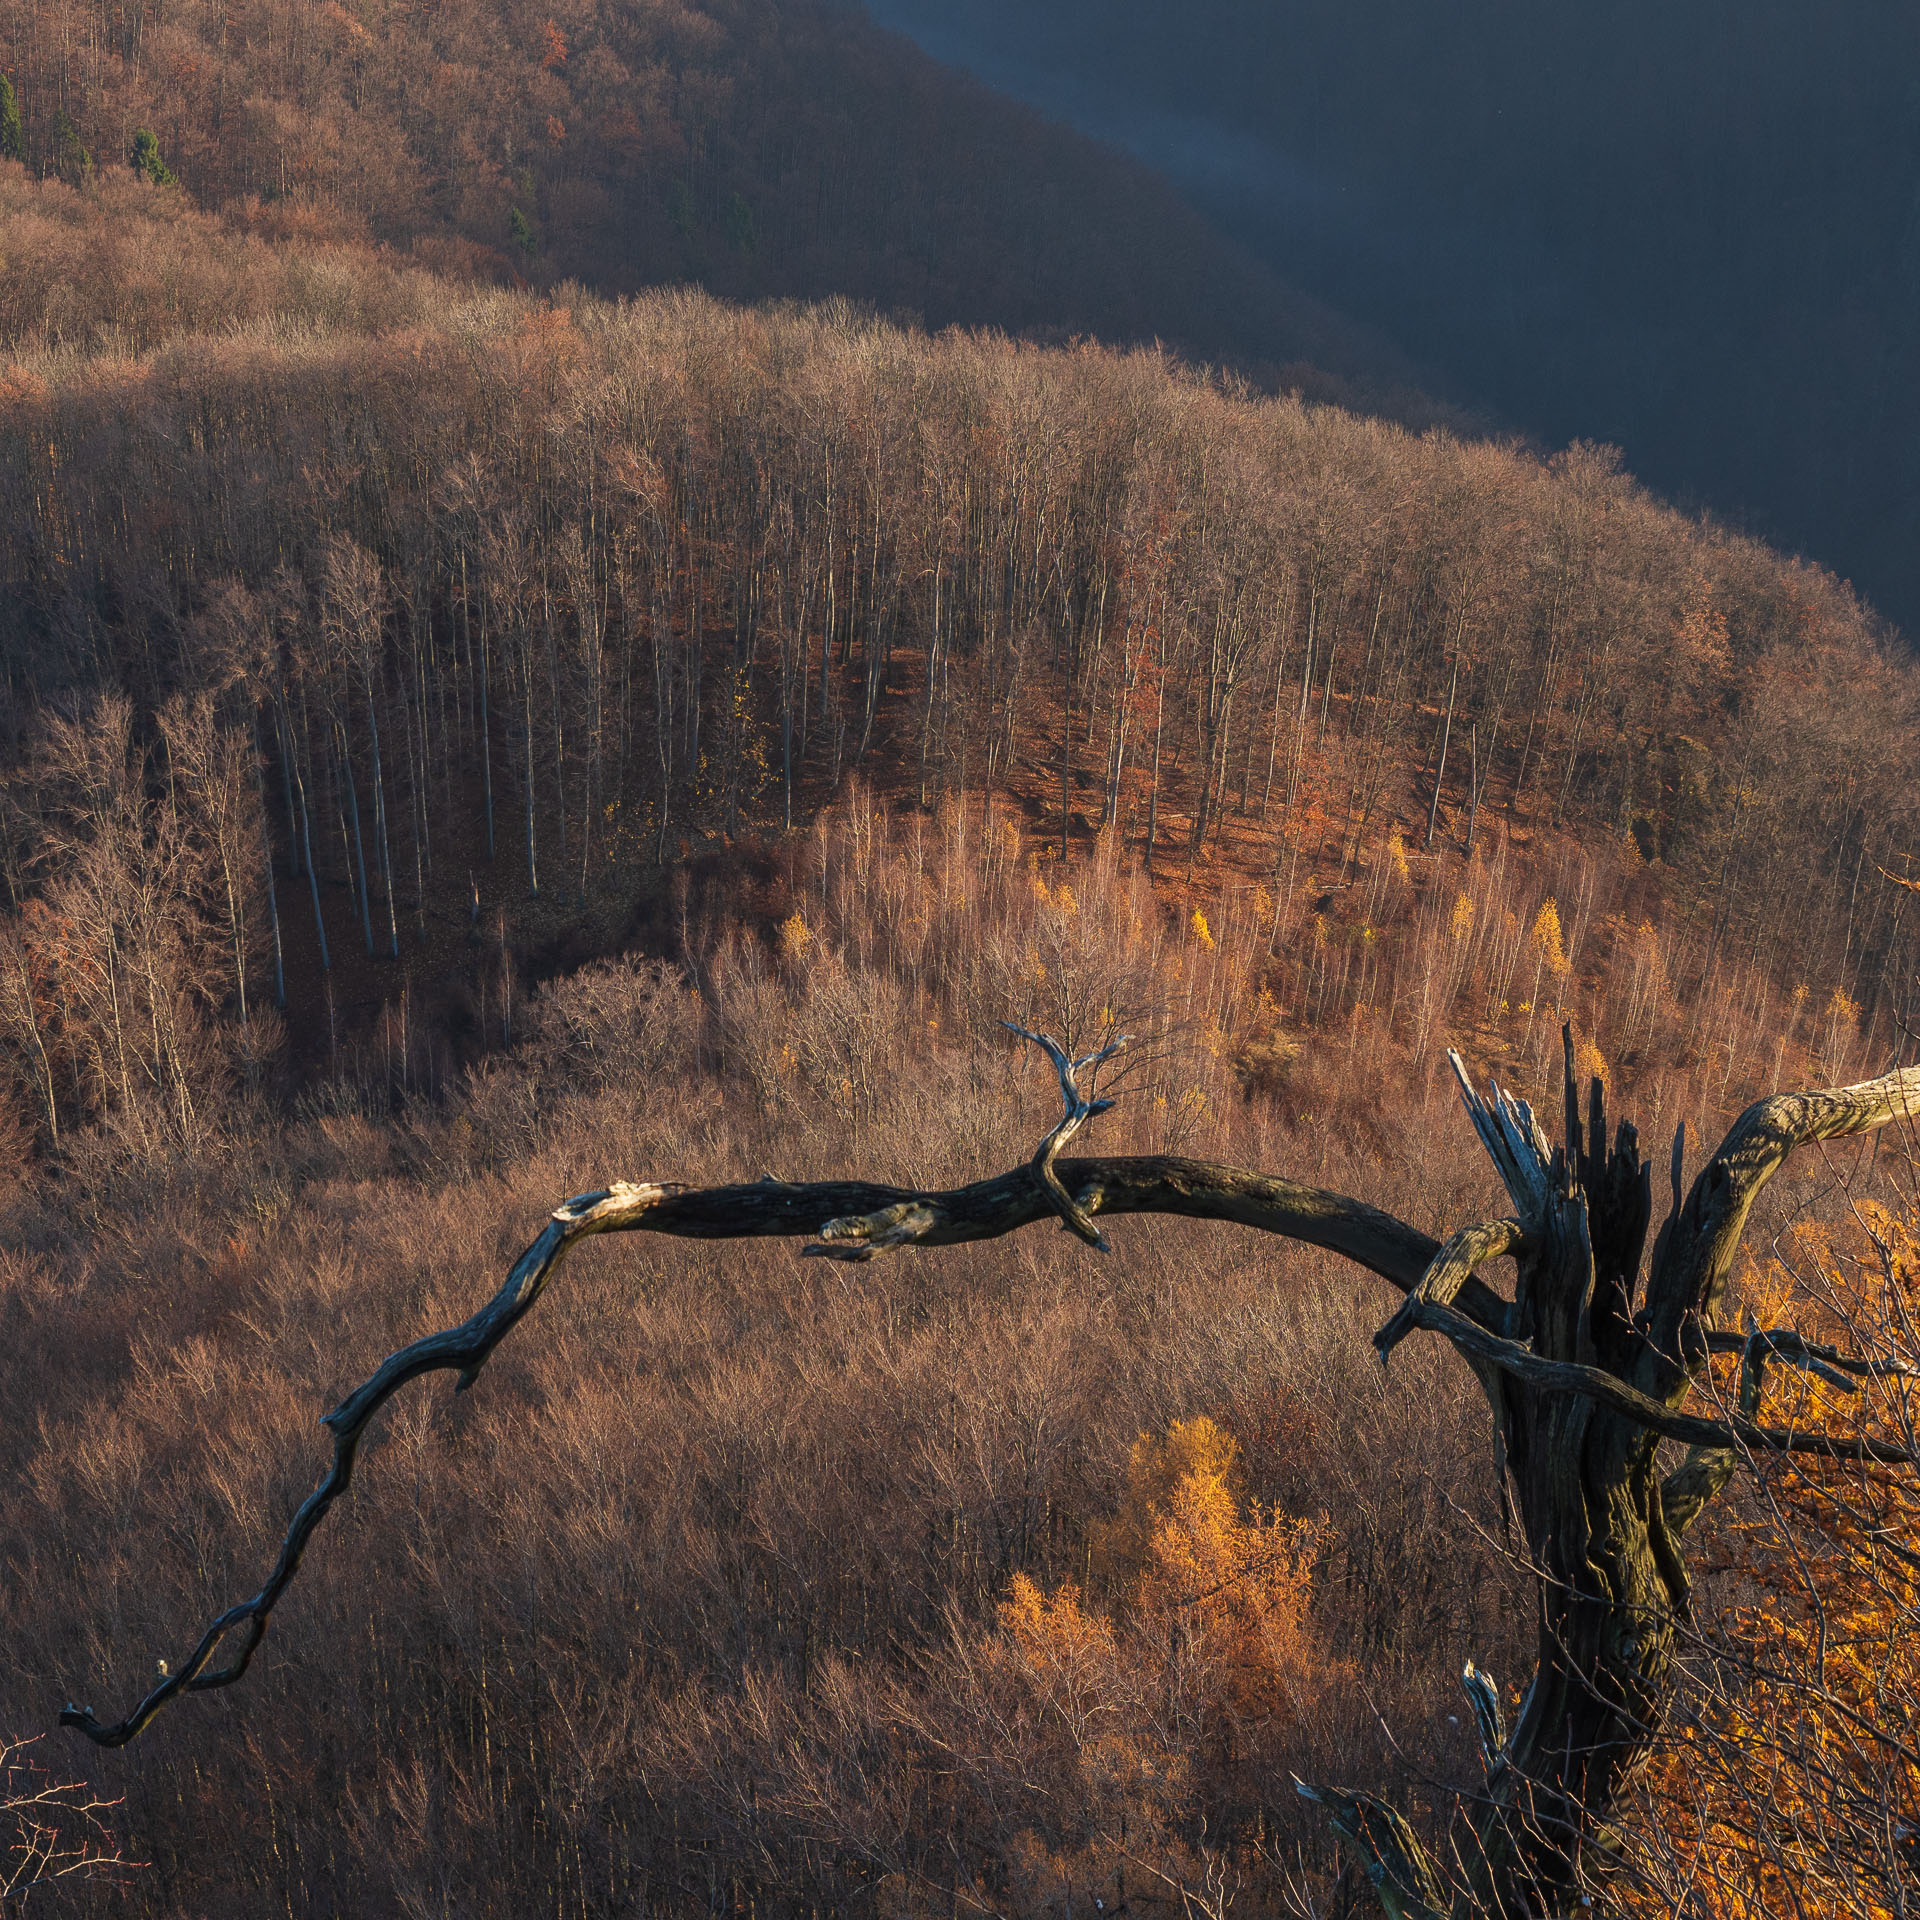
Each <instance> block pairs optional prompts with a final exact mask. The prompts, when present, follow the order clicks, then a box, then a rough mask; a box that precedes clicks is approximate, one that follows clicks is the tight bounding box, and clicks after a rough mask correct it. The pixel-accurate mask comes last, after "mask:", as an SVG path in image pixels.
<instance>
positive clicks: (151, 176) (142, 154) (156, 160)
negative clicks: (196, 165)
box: [132, 127, 175, 187]
mask: <svg viewBox="0 0 1920 1920" xmlns="http://www.w3.org/2000/svg"><path fill="white" fill-rule="evenodd" d="M132 160H133V170H134V172H135V173H137V174H139V175H140V176H141V178H142V179H145V180H151V181H152V182H153V184H154V185H155V186H156V187H170V186H173V185H174V184H175V182H174V177H173V169H172V168H171V167H169V166H168V165H167V163H166V162H165V161H164V160H162V159H161V158H160V142H159V141H158V140H156V139H155V138H154V137H153V135H152V133H151V132H150V131H149V130H148V129H147V128H145V127H137V128H136V129H135V130H134V135H133V155H132Z"/></svg>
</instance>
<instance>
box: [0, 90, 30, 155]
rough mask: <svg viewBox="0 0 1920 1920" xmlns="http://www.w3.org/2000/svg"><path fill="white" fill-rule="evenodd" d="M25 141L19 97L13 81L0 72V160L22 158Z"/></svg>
mask: <svg viewBox="0 0 1920 1920" xmlns="http://www.w3.org/2000/svg"><path fill="white" fill-rule="evenodd" d="M26 157H27V143H26V140H25V138H24V137H23V136H22V134H21V132H20V98H19V95H17V94H16V93H15V92H14V90H13V81H12V80H11V79H10V78H9V77H8V76H7V75H6V74H4V73H0V160H24V159H25V158H26Z"/></svg>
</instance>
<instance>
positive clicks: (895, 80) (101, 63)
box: [0, 0, 1433, 417]
mask: <svg viewBox="0 0 1920 1920" xmlns="http://www.w3.org/2000/svg"><path fill="white" fill-rule="evenodd" d="M0 65H4V66H6V67H7V68H8V69H9V70H10V71H11V73H12V75H13V80H14V85H15V87H16V89H17V94H18V100H19V107H20V122H21V130H22V143H23V153H24V157H25V159H26V161H27V162H28V164H29V165H30V166H31V167H32V168H33V169H34V170H36V171H38V172H42V173H44V174H47V175H49V176H52V177H55V178H59V179H62V180H65V181H66V182H67V183H68V184H70V185H74V186H80V185H82V184H84V183H86V182H88V181H90V180H92V179H94V178H95V177H96V176H97V175H98V173H99V172H100V170H101V169H103V168H109V167H112V166H116V165H123V164H124V163H125V161H126V159H127V157H128V155H129V153H130V152H131V150H132V145H133V141H134V137H135V134H136V132H137V131H138V130H140V129H142V128H145V129H148V130H150V131H152V132H153V134H154V135H155V137H156V140H157V143H158V144H157V151H158V153H159V155H161V156H162V157H163V164H164V165H165V166H166V167H167V169H168V170H170V172H171V173H172V175H173V176H174V177H175V179H176V180H177V181H178V182H179V183H180V191H182V192H183V193H185V194H187V195H188V196H190V197H191V198H192V199H193V200H194V202H195V203H197V204H198V205H200V206H201V207H204V208H207V209H212V210H220V211H223V212H224V213H225V214H226V215H227V216H228V217H229V218H231V219H232V220H233V221H234V222H235V223H236V224H238V225H239V226H242V227H245V228H251V229H253V230H255V231H258V232H260V233H263V234H267V235H271V236H278V237H284V238H288V239H293V240H298V241H304V242H307V243H313V242H316V241H322V242H323V241H326V240H329V239H361V240H372V241H378V242H381V243H384V244H387V245H390V246H393V247H396V248H399V249H402V250H407V251H411V252H412V253H414V254H415V255H416V256H417V257H418V258H420V259H421V260H422V261H423V262H426V263H429V264H432V265H434V266H436V267H438V268H441V269H443V270H448V271H454V272H460V273H478V274H480V275H481V276H482V277H485V278H490V279H507V278H519V279H522V280H526V281H532V282H535V283H537V284H551V283H553V282H554V281H557V280H562V279H568V278H572V279H577V280H579V281H582V282H583V283H585V284H587V285H590V286H593V287H596V288H598V289H600V290H602V291H606V292H625V291H631V290H633V289H635V288H638V287H642V286H650V285H659V284H663V283H676V282H689V281H690V282H697V283H698V284H700V285H703V286H705V287H707V288H709V289H711V290H712V291H714V292H716V293H719V294H723V295H726V296H729V297H733V298H745V299H756V298H764V297H768V296H796V297H800V298H805V299H818V298H823V297H825V296H828V295H834V294H839V295H846V296H850V297H852V298H854V299H857V300H861V301H865V302H869V303H872V304H874V305H876V306H878V307H880V308H881V309H883V310H889V311H891V310H904V311H906V312H909V313H912V314H914V315H916V316H918V317H920V318H921V319H923V320H924V321H925V322H926V323H927V324H929V325H931V326H934V327H940V326H945V325H947V324H949V323H960V324H965V325H990V326H998V327H1003V328H1007V329H1010V330H1014V331H1020V332H1039V333H1042V334H1046V335H1049V336H1051V337H1053V338H1066V337H1069V336H1072V335H1075V334H1082V333H1086V334H1095V335H1098V336H1099V337H1101V338H1103V339H1107V340H1110V341H1147V340H1152V339H1155V338H1159V339H1164V340H1166V341H1168V342H1170V343H1172V344H1174V345H1176V346H1177V347H1179V348H1180V349H1181V350H1182V351H1183V352H1186V353H1189V354H1192V355H1194V356H1196V357H1199V358H1202V359H1213V360H1218V359H1225V358H1231V359H1233V360H1234V361H1235V362H1236V363H1237V364H1239V365H1241V366H1243V367H1245V368H1247V369H1248V370H1249V371H1251V372H1254V373H1256V374H1258V375H1259V376H1260V377H1261V378H1263V379H1265V380H1267V381H1269V382H1271V383H1274V384H1293V385H1300V384H1303V383H1304V384H1305V385H1307V386H1308V387H1309V388H1310V389H1311V390H1315V391H1319V392H1321V393H1324V394H1333V393H1341V392H1347V393H1352V392H1358V393H1360V394H1361V395H1363V396H1365V397H1366V398H1367V399H1368V400H1369V401H1370V402H1371V403H1374V404H1381V405H1386V406H1390V407H1392V408H1394V409H1395V410H1397V411H1400V412H1411V413H1416V414H1420V415H1421V416H1423V417H1425V416H1430V415H1431V413H1432V411H1433V409H1432V407H1431V404H1430V403H1428V402H1426V401H1424V400H1423V399H1422V398H1421V396H1420V395H1419V394H1418V393H1417V392H1416V391H1415V390H1414V387H1413V384H1412V381H1411V378H1410V375H1409V373H1408V370H1407V368H1406V366H1405V364H1404V362H1403V361H1401V360H1400V359H1399V357H1398V356H1397V355H1395V354H1394V353H1393V352H1392V351H1391V350H1390V349H1389V348H1387V346H1386V345H1385V343H1384V342H1383V341H1381V340H1378V339H1375V338H1372V337H1370V336H1368V335H1367V334H1365V333H1364V332H1363V331H1361V330H1358V329H1354V328H1351V327H1349V326H1347V325H1346V323H1345V322H1343V321H1341V320H1340V319H1339V318H1338V317H1337V316H1335V315H1333V314H1332V313H1330V312H1329V311H1327V310H1326V309H1324V308H1323V307H1321V306H1320V305H1318V304H1317V303H1315V302H1313V301H1310V300H1306V299H1303V298H1301V297H1299V296H1298V295H1296V294H1294V293H1293V292H1292V291H1290V290H1289V289H1288V288H1287V287H1286V286H1284V285H1283V284H1282V281H1281V280H1280V279H1279V278H1276V277H1275V275H1274V274H1273V273H1272V272H1271V271H1269V270H1268V269H1266V268H1264V267H1261V266H1257V265H1255V264H1254V263H1253V261H1252V260H1251V259H1250V258H1248V257H1246V256H1245V255H1243V254H1242V253H1240V252H1239V251H1238V249H1236V248H1235V247H1233V246H1231V245H1230V244H1228V243H1227V242H1225V241H1223V240H1222V239H1221V238H1220V237H1219V236H1218V235H1217V234H1216V233H1215V232H1214V231H1213V230H1212V229H1211V228H1209V227H1208V226H1207V225H1206V223H1205V221H1204V220H1203V219H1201V218H1200V217H1199V216H1198V215H1197V214H1195V213H1194V212H1193V210H1192V209H1191V208H1190V207H1188V206H1187V205H1186V204H1185V203H1183V202H1182V201H1181V200H1180V199H1179V197H1178V195H1177V194H1176V193H1175V192H1174V191H1173V190H1172V189H1171V188H1169V187H1167V186H1166V185H1165V184H1164V183H1163V182H1162V181H1160V180H1159V179H1158V178H1157V177H1156V176H1154V175H1153V174H1152V173H1150V172H1149V171H1148V170H1147V169H1145V168H1143V167H1141V166H1140V165H1138V164H1137V163H1136V162H1134V161H1132V160H1130V159H1128V158H1127V157H1125V156H1124V155H1123V154H1121V153H1119V152H1118V151H1117V150H1114V149H1110V148H1106V147H1102V146H1098V145H1096V144H1095V143H1093V142H1090V141H1088V140H1085V139H1083V138H1082V137H1080V136H1078V135H1076V134H1073V133H1070V132H1068V131H1067V130H1065V129H1064V128H1061V127H1057V126H1052V125H1049V124H1047V123H1045V122H1043V121H1042V120H1041V119H1040V118H1039V117H1038V116H1036V115H1035V114H1033V113H1031V112H1030V111H1028V110H1027V109H1025V108H1022V107H1018V106H1016V105H1014V104H1013V103H1011V102H1009V101H1006V100H1004V99H1001V98H1000V97H998V96H996V95H995V94H993V93H992V92H991V91H990V90H988V89H987V88H985V87H983V86H981V85H980V84H979V83H978V82H976V81H973V80H970V79H968V78H966V77H965V76H963V75H960V74H957V73H954V72H952V71H951V70H949V69H946V68H943V67H940V66H938V65H936V64H935V63H934V62H932V61H930V60H928V59H927V58H926V57H925V56H924V55H922V54H920V53H919V52H918V51H917V50H916V49H914V48H913V47H912V46H911V45H910V44H909V43H908V42H907V41H905V40H903V39H899V38H897V37H895V36H893V35H890V34H886V33H883V32H880V31H879V30H877V29H876V28H874V27H873V26H871V25H870V24H869V23H868V22H867V21H866V20H865V19H864V18H863V17H862V16H860V15H859V14H858V13H856V12H852V11H848V10H845V9H841V8H838V7H835V6H831V5H823V4H816V3H815V0H802V3H801V4H782V5H774V4H770V0H714V4H712V5H709V6H707V7H705V8H696V7H691V6H682V5H680V4H678V3H677V0H669V3H668V4H661V5H649V6H644V7H642V6H627V5H614V4H602V3H600V0H566V3H565V4H556V5H554V6H549V5H547V4H546V0H541V4H540V5H538V6H532V5H526V4H521V3H520V0H459V3H458V4H452V5H447V4H436V5H434V6H432V7H428V8H409V7H405V6H389V5H382V4H366V5H357V6H354V7H347V6H342V5H338V4H328V5H325V6H320V7H314V6H309V5H305V4H289V0H255V4H250V5H248V6H246V7H244V8H241V9H239V10H236V9H235V8H233V7H230V6H227V5H224V4H221V5H213V4H206V3H205V0H184V4H179V5H171V6H169V7H167V8H166V9H165V10H164V11H163V12H158V11H150V10H148V9H146V8H142V7H133V8H126V9H120V10H117V11H113V12H111V13H110V14H109V15H108V16H104V17H103V16H102V15H101V14H100V13H99V11H98V9H89V8H86V7H82V6H78V5H71V4H69V3H68V0H57V4H54V5H52V6H47V5H42V4H28V0H4V4H0Z"/></svg>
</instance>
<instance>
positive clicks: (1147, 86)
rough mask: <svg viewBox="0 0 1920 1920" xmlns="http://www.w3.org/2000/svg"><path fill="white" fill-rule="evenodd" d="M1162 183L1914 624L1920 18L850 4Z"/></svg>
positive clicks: (1708, 2)
mask: <svg viewBox="0 0 1920 1920" xmlns="http://www.w3.org/2000/svg"><path fill="white" fill-rule="evenodd" d="M871 11H872V13H873V15H874V17H875V18H876V19H878V20H880V21H881V22H883V23H884V24H887V25H890V26H893V27H896V28H898V29H900V30H901V31H903V32H907V33H909V34H911V35H912V36H913V37H914V38H915V39H917V40H918V41H919V42H920V43H921V44H922V45H923V46H924V47H925V48H926V49H927V50H928V51H929V52H932V53H935V54H937V55H938V56H940V57H942V58H945V59H949V60H953V61H956V62H960V63H963V64H965V65H967V66H969V67H971V68H972V69H973V70H974V71H976V72H977V73H978V74H980V75H981V77H982V78H985V79H987V80H989V81H990V82H992V83H993V84H994V85H996V86H999V87H1002V88H1005V89H1006V90H1008V91H1010V92H1013V93H1016V94H1018V95H1020V96H1021V97H1022V98H1024V99H1026V100H1028V101H1030V102H1032V103H1034V104H1036V105H1039V106H1042V107H1044V108H1046V109H1048V110H1050V111H1052V112H1054V113H1056V114H1058V115H1060V116H1061V117H1063V118H1065V119H1067V120H1070V121H1071V122H1073V123H1074V124H1076V125H1078V126H1080V127H1081V128H1083V129H1084V130H1086V131H1089V132H1093V133H1097V134H1099V135H1101V136H1103V137H1105V138H1107V139H1110V140H1114V141H1117V142H1120V143H1123V144H1125V145H1126V146H1128V147H1129V148H1131V149H1132V150H1133V151H1134V152H1135V153H1137V154H1139V155H1140V156H1142V157H1143V158H1145V159H1147V160H1149V161H1151V162H1152V163H1153V164H1155V165H1156V166H1159V167H1161V168H1163V169H1164V170H1165V171H1166V172H1167V173H1169V174H1170V175H1171V176H1173V178H1174V179H1175V180H1176V181H1177V182H1178V183H1179V184H1180V185H1181V186H1183V187H1184V188H1185V189H1186V190H1187V191H1188V193H1189V194H1190V195H1191V196H1192V197H1193V198H1194V199H1195V200H1197V201H1198V202H1199V203H1200V204H1201V205H1202V206H1203V207H1204V208H1205V209H1206V210H1207V211H1208V212H1209V213H1211V214H1212V215H1213V216H1214V217H1215V218H1216V219H1217V220H1219V221H1220V222H1221V223H1222V224H1223V225H1225V226H1226V227H1228V228H1229V229H1230V230H1231V231H1232V232H1233V233H1234V234H1235V235H1237V236H1238V237H1239V238H1240V239H1241V240H1243V241H1244V242H1246V243H1248V244H1249V245H1251V246H1252V247H1254V248H1255V249H1257V250H1258V251H1259V252H1260V253H1261V254H1263V255H1264V256H1265V257H1266V259H1267V260H1268V261H1269V262H1270V263H1271V264H1272V265H1274V266H1275V267H1276V268H1277V269H1279V270H1280V271H1281V272H1282V273H1283V274H1284V275H1285V277H1286V278H1287V279H1288V280H1290V281H1292V282H1293V283H1294V284H1296V285H1298V286H1301V287H1303V288H1304V289H1306V290H1308V291H1310V292H1312V293H1314V294H1317V295H1319V296H1321V297H1322V298H1324V299H1327V300H1329V301H1332V302H1334V303H1336V304H1338V305H1340V306H1342V307H1344V308H1346V309H1348V310H1349V311H1351V312H1352V313H1353V314H1354V315H1355V316H1356V317H1358V318H1360V319H1363V320H1366V321H1370V322H1373V323H1375V324H1376V325H1379V326H1381V327H1384V328H1386V329H1388V330H1389V331H1391V332H1392V333H1393V334H1394V335H1395V336H1397V338H1398V339H1399V341H1400V342H1401V344H1402V345H1403V346H1404V347H1405V348H1406V349H1407V350H1408V351H1409V352H1411V353H1412V354H1413V355H1414V356H1415V357H1416V358H1417V359H1418V360H1420V361H1422V362H1424V363H1425V364H1426V365H1427V366H1428V367H1429V368H1430V369H1431V370H1432V374H1433V377H1434V379H1435V380H1436V382H1437V383H1438V384H1439V385H1440V386H1441V387H1442V388H1443V389H1445V390H1448V391H1449V393H1450V395H1451V397H1453V398H1456V399H1464V400H1468V401H1478V402H1481V403H1484V404H1485V405H1487V406H1489V407H1491V408H1493V409H1495V410H1497V412H1498V413H1499V414H1500V416H1501V417H1503V418H1504V419H1505V420H1507V421H1508V422H1510V423H1512V424H1513V425H1515V426H1517V427H1521V428H1524V429H1526V430H1527V431H1529V432H1532V433H1534V434H1537V435H1539V436H1540V437H1542V438H1543V439H1546V440H1550V441H1556V442H1557V441H1564V440H1567V439H1570V438H1574V437H1586V438H1593V439H1602V440H1611V441H1615V442H1617V443H1619V444H1620V445H1621V446H1622V447H1624V448H1625V449H1626V454H1627V459H1628V463H1629V465H1630V466H1631V467H1632V468H1633V470H1634V471H1635V472H1636V473H1637V474H1638V475H1640V476H1641V477H1642V478H1643V479H1645V480H1646V481H1647V482H1648V483H1649V484H1651V485H1653V486H1655V487H1657V488H1659V489H1661V490H1663V491H1665V492H1666V493H1668V494H1669V495H1670V496H1672V497H1674V498H1675V499H1677V500H1679V501H1681V502H1682V503H1687V504H1699V505H1703V506H1711V507H1712V508H1713V509H1714V510H1715V511H1717V512H1719V513H1720V514H1722V515H1724V516H1726V517H1728V518H1730V519H1732V520H1735V521H1736V522H1738V523H1740V524H1742V525H1744V526H1746V527H1748V528H1750V529H1751V530H1753V531H1754V532H1757V533H1761V534H1764V535H1765V536H1767V537H1768V538H1770V539H1773V540H1776V541H1778V542H1780V543H1782V544H1784V545H1786V546H1788V547H1792V548H1796V549H1798V550H1800V551H1803V552H1806V553H1809V554H1811V555H1813V556H1814V557H1816V558H1817V559H1819V560H1821V561H1823V562H1825V563H1826V564H1827V565H1829V566H1831V567H1833V568H1834V569H1836V570H1837V571H1838V572H1840V573H1842V574H1844V575H1846V576H1848V577H1850V578H1851V579H1852V580H1853V581H1854V582H1855V583H1856V584H1857V585H1858V586H1859V587H1860V588H1861V590H1862V591H1863V592H1864V593H1866V594H1867V595H1868V596H1869V597H1871V598H1872V599H1873V600H1874V601H1875V602H1876V603H1877V604H1878V605H1879V606H1880V607H1881V608H1882V609H1883V610H1884V611H1885V612H1886V613H1888V614H1889V615H1891V616H1892V617H1894V618H1896V619H1898V620H1900V621H1901V622H1902V624H1903V625H1905V626H1906V627H1907V628H1908V629H1909V631H1915V630H1920V551H1917V549H1920V539H1917V538H1916V536H1917V535H1920V450H1917V449H1916V434H1917V432H1920V381H1917V380H1916V374H1917V373H1920V8H1915V7H1913V6H1911V5H1910V4H1894V3H1892V0H1821V3H1819V4H1809V0H1740V4H1738V5H1735V4H1731V3H1730V0H1592V3H1591V4H1587V5H1582V6H1578V7H1574V6H1552V7H1549V6H1543V5H1540V4H1538V3H1537V0H1535V4H1520V0H1458V4H1451V5H1447V6H1444V7H1442V6H1437V5H1435V4H1432V0H1181V4H1179V5H1175V4H1172V0H871Z"/></svg>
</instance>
